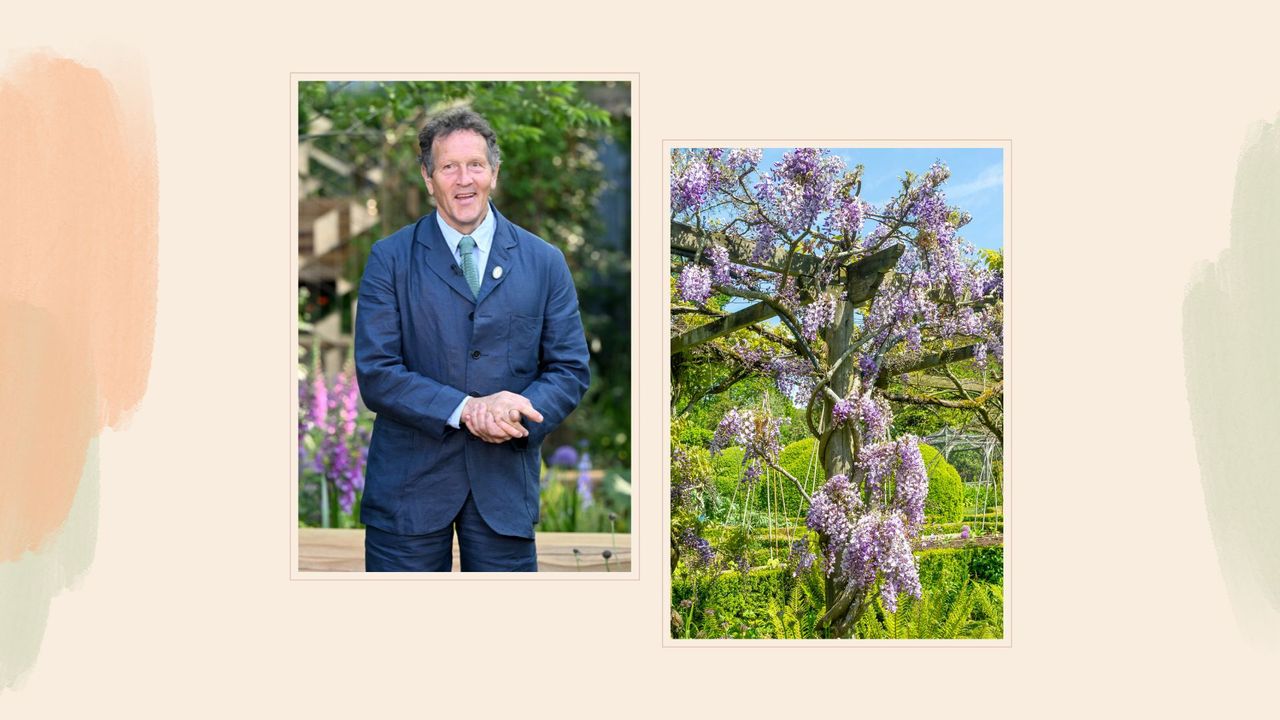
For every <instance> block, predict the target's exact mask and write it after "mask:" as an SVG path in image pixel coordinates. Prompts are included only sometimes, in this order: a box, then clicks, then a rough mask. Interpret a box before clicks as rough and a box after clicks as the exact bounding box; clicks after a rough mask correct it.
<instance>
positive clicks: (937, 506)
mask: <svg viewBox="0 0 1280 720" xmlns="http://www.w3.org/2000/svg"><path fill="white" fill-rule="evenodd" d="M920 455H921V457H923V458H924V466H925V469H926V470H928V472H929V495H928V497H926V498H925V501H924V512H925V515H926V516H927V517H928V518H929V519H930V520H932V521H934V522H950V521H955V520H959V519H960V517H961V515H963V514H964V483H963V482H961V480H960V474H959V473H957V472H956V469H955V468H954V467H952V466H951V464H950V463H948V462H947V460H946V458H944V457H942V453H941V452H939V451H938V450H936V449H935V448H933V447H931V446H929V445H925V444H924V443H920Z"/></svg>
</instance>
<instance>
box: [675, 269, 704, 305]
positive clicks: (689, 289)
mask: <svg viewBox="0 0 1280 720" xmlns="http://www.w3.org/2000/svg"><path fill="white" fill-rule="evenodd" d="M676 293H677V294H678V295H679V296H680V299H681V300H684V301H685V302H690V303H693V304H695V305H702V304H705V303H706V302H707V298H709V297H711V271H710V270H708V269H707V268H705V267H702V266H701V265H686V266H685V267H684V269H683V270H681V271H680V277H679V278H678V279H677V280H676Z"/></svg>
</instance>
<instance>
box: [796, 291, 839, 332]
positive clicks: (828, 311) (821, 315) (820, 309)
mask: <svg viewBox="0 0 1280 720" xmlns="http://www.w3.org/2000/svg"><path fill="white" fill-rule="evenodd" d="M835 317H836V299H835V296H833V295H830V294H823V295H821V296H819V297H818V299H816V300H814V301H813V302H811V303H809V304H808V305H806V306H804V308H803V309H802V310H801V311H800V334H801V335H803V336H804V339H805V340H808V341H809V342H813V341H814V340H816V339H817V337H818V331H819V330H821V329H823V328H825V327H826V326H828V325H830V324H831V321H832V320H834V319H835Z"/></svg>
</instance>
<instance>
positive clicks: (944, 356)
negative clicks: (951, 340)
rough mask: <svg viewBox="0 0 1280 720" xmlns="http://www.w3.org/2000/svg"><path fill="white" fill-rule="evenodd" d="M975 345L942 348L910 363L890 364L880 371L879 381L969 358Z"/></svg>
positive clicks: (886, 380)
mask: <svg viewBox="0 0 1280 720" xmlns="http://www.w3.org/2000/svg"><path fill="white" fill-rule="evenodd" d="M977 347H978V346H977V345H964V346H962V347H957V348H951V349H950V350H943V351H942V352H936V353H930V354H928V355H925V356H924V357H922V358H920V359H919V360H918V361H916V362H914V363H911V364H910V365H905V366H893V365H890V366H889V367H887V368H885V370H884V372H882V373H880V381H881V382H888V379H889V378H890V377H893V376H895V375H901V374H903V373H913V372H917V371H920V370H928V369H929V368H935V367H938V366H940V365H946V364H947V363H953V362H959V361H960V360H969V359H970V358H972V357H973V351H974V350H975V349H976V348H977Z"/></svg>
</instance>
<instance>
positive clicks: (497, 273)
mask: <svg viewBox="0 0 1280 720" xmlns="http://www.w3.org/2000/svg"><path fill="white" fill-rule="evenodd" d="M500 277H502V266H501V265H499V266H498V267H496V268H494V269H493V279H494V280H497V279H498V278H500Z"/></svg>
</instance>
